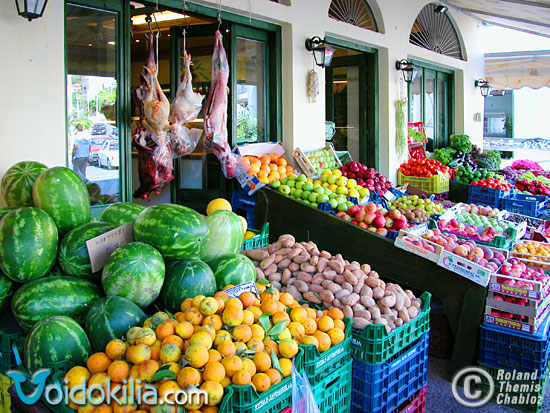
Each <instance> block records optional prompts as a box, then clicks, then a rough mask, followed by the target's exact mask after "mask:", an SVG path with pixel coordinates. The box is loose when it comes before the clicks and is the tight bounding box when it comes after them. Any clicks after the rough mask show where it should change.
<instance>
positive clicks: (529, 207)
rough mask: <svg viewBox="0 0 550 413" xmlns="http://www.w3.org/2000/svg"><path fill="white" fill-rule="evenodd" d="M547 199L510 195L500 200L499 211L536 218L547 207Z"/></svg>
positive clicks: (545, 197)
mask: <svg viewBox="0 0 550 413" xmlns="http://www.w3.org/2000/svg"><path fill="white" fill-rule="evenodd" d="M549 199H550V198H549V197H547V196H541V195H526V194H512V195H510V196H509V197H507V198H503V199H502V205H501V209H505V210H506V211H508V212H513V213H514V214H521V215H527V216H530V217H538V216H539V215H540V214H542V213H543V211H544V210H545V209H546V208H547V207H548V202H549Z"/></svg>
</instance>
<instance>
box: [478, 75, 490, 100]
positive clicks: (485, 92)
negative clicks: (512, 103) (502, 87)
mask: <svg viewBox="0 0 550 413" xmlns="http://www.w3.org/2000/svg"><path fill="white" fill-rule="evenodd" d="M475 86H476V87H478V88H479V90H480V92H481V96H483V97H484V98H486V97H487V96H489V92H490V91H491V85H490V84H489V81H487V80H485V79H478V80H476V81H475Z"/></svg>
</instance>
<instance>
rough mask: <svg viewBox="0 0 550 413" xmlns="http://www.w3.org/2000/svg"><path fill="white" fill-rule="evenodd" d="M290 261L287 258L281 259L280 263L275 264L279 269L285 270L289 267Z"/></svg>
mask: <svg viewBox="0 0 550 413" xmlns="http://www.w3.org/2000/svg"><path fill="white" fill-rule="evenodd" d="M290 263H291V261H290V260H289V259H288V258H283V259H282V260H281V262H279V263H278V264H277V267H279V268H287V267H288V266H289V265H290Z"/></svg>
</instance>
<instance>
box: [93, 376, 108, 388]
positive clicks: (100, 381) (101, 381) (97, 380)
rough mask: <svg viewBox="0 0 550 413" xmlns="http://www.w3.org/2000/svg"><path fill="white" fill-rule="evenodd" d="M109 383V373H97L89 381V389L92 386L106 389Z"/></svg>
mask: <svg viewBox="0 0 550 413" xmlns="http://www.w3.org/2000/svg"><path fill="white" fill-rule="evenodd" d="M108 382H109V376H107V373H96V374H94V375H92V377H90V380H88V388H90V387H92V386H99V387H105V386H107V383H108Z"/></svg>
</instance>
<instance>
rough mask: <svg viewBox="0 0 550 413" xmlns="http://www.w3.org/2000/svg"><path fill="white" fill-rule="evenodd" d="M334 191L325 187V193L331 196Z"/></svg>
mask: <svg viewBox="0 0 550 413" xmlns="http://www.w3.org/2000/svg"><path fill="white" fill-rule="evenodd" d="M332 193H333V192H332V191H331V190H330V189H328V188H325V195H328V196H330V194H332Z"/></svg>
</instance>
